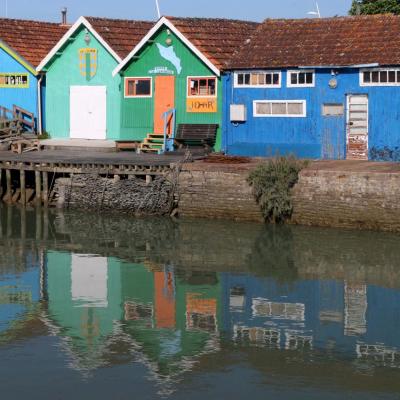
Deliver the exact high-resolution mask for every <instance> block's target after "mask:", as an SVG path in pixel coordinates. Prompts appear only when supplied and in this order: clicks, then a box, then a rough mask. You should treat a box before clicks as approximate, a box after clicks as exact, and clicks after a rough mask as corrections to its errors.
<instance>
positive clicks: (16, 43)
mask: <svg viewBox="0 0 400 400" xmlns="http://www.w3.org/2000/svg"><path fill="white" fill-rule="evenodd" d="M68 28H69V27H68V26H63V25H60V24H56V23H49V22H40V21H27V20H17V19H8V18H0V40H1V41H3V42H4V43H5V44H6V45H7V46H8V47H10V48H11V49H12V50H14V51H16V52H17V53H18V54H19V55H20V56H22V57H23V58H24V59H25V60H26V61H28V62H29V63H30V64H31V65H32V66H33V67H37V66H38V65H39V63H40V61H42V59H43V58H44V57H45V56H46V55H47V54H48V52H49V51H50V50H51V49H52V48H53V47H54V45H55V44H56V43H57V42H58V41H59V40H60V39H61V37H62V36H63V35H64V34H65V33H66V32H67V30H68Z"/></svg>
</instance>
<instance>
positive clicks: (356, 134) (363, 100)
mask: <svg viewBox="0 0 400 400" xmlns="http://www.w3.org/2000/svg"><path fill="white" fill-rule="evenodd" d="M346 154H347V157H346V158H347V159H348V160H368V96H367V95H353V94H351V95H348V96H347V151H346Z"/></svg>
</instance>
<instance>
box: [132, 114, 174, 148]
mask: <svg viewBox="0 0 400 400" xmlns="http://www.w3.org/2000/svg"><path fill="white" fill-rule="evenodd" d="M175 116H176V109H175V108H171V109H170V110H168V111H166V112H165V113H164V114H163V115H162V117H163V119H164V133H148V134H147V137H146V138H145V139H144V140H143V142H142V143H141V144H140V146H139V149H138V150H139V153H153V154H154V153H155V154H163V153H164V152H166V151H171V150H172V149H173V139H174V137H175Z"/></svg>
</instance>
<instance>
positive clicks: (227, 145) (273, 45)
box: [222, 15, 400, 160]
mask: <svg viewBox="0 0 400 400" xmlns="http://www.w3.org/2000/svg"><path fill="white" fill-rule="evenodd" d="M399 86H400V17H398V16H392V15H378V16H358V17H340V18H327V19H317V20H316V19H300V20H265V21H264V23H263V24H261V25H260V26H259V28H258V29H257V31H256V33H255V34H254V35H253V36H252V38H251V39H250V40H249V41H248V43H247V44H246V45H245V46H244V47H243V48H242V49H241V50H240V51H239V52H238V55H237V57H236V61H235V62H234V63H233V64H231V66H230V67H229V70H228V71H226V73H225V75H224V90H225V93H224V99H225V109H224V128H225V129H224V134H223V144H222V147H223V150H224V151H226V153H228V154H232V155H245V156H270V155H276V154H279V155H286V154H294V155H296V156H298V157H302V158H312V159H364V160H365V159H371V160H400V114H399V113H400V111H399V110H400V88H399Z"/></svg>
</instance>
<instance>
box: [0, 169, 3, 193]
mask: <svg viewBox="0 0 400 400" xmlns="http://www.w3.org/2000/svg"><path fill="white" fill-rule="evenodd" d="M2 196H3V170H2V169H1V168H0V199H1V197H2Z"/></svg>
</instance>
